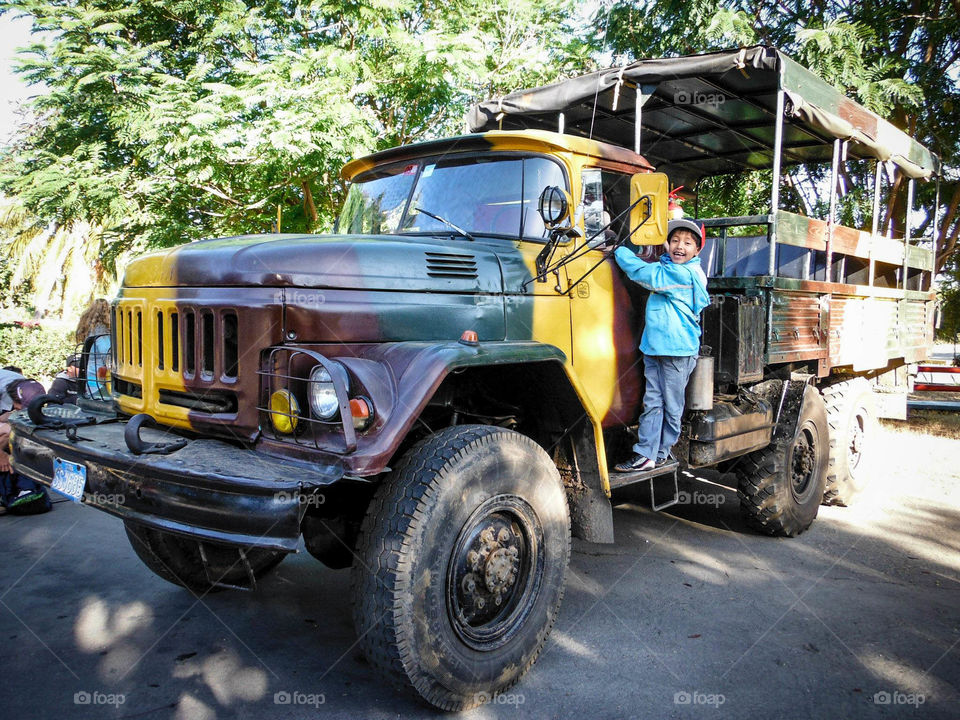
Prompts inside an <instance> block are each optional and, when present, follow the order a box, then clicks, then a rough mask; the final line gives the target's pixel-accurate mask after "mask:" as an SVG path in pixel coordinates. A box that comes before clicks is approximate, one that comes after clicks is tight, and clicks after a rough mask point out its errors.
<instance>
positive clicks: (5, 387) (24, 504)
mask: <svg viewBox="0 0 960 720" xmlns="http://www.w3.org/2000/svg"><path fill="white" fill-rule="evenodd" d="M43 394H44V389H43V385H41V384H40V383H38V382H37V381H36V380H30V379H28V378H25V377H24V376H23V375H21V374H20V373H15V372H12V371H10V370H0V508H2V509H0V514H3V513H5V512H7V510H9V511H10V512H13V513H19V514H24V515H29V514H34V513H41V512H46V511H47V510H49V509H50V508H51V504H50V499H49V498H48V497H47V493H46V492H45V491H44V489H43V488H42V487H40V486H38V485H37V484H36V483H35V482H33V480H30V479H29V478H27V477H24V476H23V475H20V474H19V473H15V472H13V467H12V465H11V463H10V455H9V453H8V450H9V444H10V423H8V422H7V419H8V418H9V417H10V413H11V412H14V411H16V410H22V409H23V408H25V407H27V405H29V404H30V401H31V400H33V399H34V398H35V397H37V396H38V395H43Z"/></svg>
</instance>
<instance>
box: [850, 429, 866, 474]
mask: <svg viewBox="0 0 960 720" xmlns="http://www.w3.org/2000/svg"><path fill="white" fill-rule="evenodd" d="M863 440H864V431H863V426H862V425H861V424H860V418H856V419H855V420H854V421H853V422H852V423H851V427H850V446H849V448H848V450H847V464H848V465H849V467H850V470H851V471H852V470H854V469H856V467H857V465H859V464H860V453H862V452H863Z"/></svg>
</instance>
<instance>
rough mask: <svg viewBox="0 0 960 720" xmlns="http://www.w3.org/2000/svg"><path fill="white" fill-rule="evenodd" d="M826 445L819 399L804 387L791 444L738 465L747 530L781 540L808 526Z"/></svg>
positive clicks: (819, 495)
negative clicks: (775, 536)
mask: <svg viewBox="0 0 960 720" xmlns="http://www.w3.org/2000/svg"><path fill="white" fill-rule="evenodd" d="M828 442H829V430H828V425H827V412H826V408H825V407H824V404H823V398H822V397H821V396H820V393H819V392H818V391H817V389H816V388H815V387H813V386H809V385H808V386H807V387H806V388H805V389H804V395H803V404H802V407H801V410H800V419H799V420H798V421H797V431H796V433H795V434H794V436H793V439H792V440H791V441H790V442H787V443H781V444H776V443H774V444H771V445H769V446H768V447H766V448H764V449H763V450H757V451H756V452H753V453H750V454H749V455H747V456H746V457H745V458H744V459H743V461H742V462H741V463H740V465H739V466H738V475H739V484H738V488H737V495H738V497H739V498H740V514H741V515H742V516H743V519H744V521H745V522H746V523H747V524H748V525H749V526H750V527H752V528H753V529H755V530H757V531H759V532H762V533H766V534H767V535H780V536H784V537H795V536H797V535H799V534H800V533H802V532H803V531H804V530H806V529H807V528H808V527H810V524H811V523H812V522H813V520H814V518H816V517H817V510H818V509H819V507H820V500H821V499H822V498H823V488H824V486H825V484H826V481H827V462H828Z"/></svg>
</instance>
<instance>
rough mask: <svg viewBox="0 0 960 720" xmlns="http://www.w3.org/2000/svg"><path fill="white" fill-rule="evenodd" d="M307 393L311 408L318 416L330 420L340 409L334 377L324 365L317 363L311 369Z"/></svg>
mask: <svg viewBox="0 0 960 720" xmlns="http://www.w3.org/2000/svg"><path fill="white" fill-rule="evenodd" d="M307 394H308V396H309V398H310V409H311V410H313V414H314V415H316V416H317V417H318V418H321V419H323V420H330V419H331V418H332V417H334V416H335V415H336V414H337V411H338V410H339V409H340V401H339V400H337V390H336V388H335V387H334V386H333V378H332V377H330V373H329V372H328V371H327V369H326V368H325V367H323V365H317V366H316V367H315V368H314V369H313V370H311V371H310V389H309V391H308V393H307Z"/></svg>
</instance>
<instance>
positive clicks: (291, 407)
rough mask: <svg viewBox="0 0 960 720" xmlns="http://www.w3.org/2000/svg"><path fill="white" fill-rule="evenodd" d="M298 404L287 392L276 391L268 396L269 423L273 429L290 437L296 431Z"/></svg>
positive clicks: (298, 413) (298, 412) (291, 394)
mask: <svg viewBox="0 0 960 720" xmlns="http://www.w3.org/2000/svg"><path fill="white" fill-rule="evenodd" d="M298 415H300V404H299V403H298V402H297V399H296V398H295V397H294V396H293V393H292V392H290V391H289V390H277V391H276V392H275V393H273V395H271V396H270V422H272V423H273V427H274V429H275V430H276V431H277V432H278V433H282V434H284V435H292V434H293V433H294V431H295V430H296V429H297V422H298V417H297V416H298Z"/></svg>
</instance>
